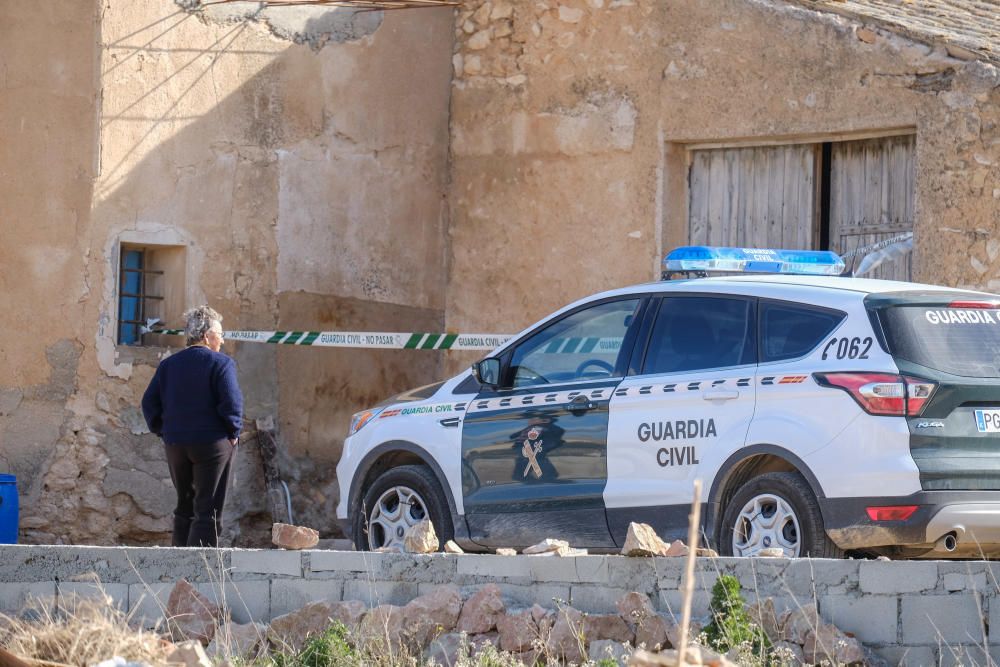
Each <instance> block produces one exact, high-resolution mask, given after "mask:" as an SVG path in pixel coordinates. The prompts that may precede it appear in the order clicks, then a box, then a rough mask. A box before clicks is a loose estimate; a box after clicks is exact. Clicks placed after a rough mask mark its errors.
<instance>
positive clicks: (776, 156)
mask: <svg viewBox="0 0 1000 667" xmlns="http://www.w3.org/2000/svg"><path fill="white" fill-rule="evenodd" d="M817 155H818V146H817V145H816V144H796V145H786V146H754V147H746V148H712V149H705V150H693V151H692V152H691V168H690V171H689V176H688V177H689V181H688V184H689V187H688V192H689V200H688V234H689V240H690V243H691V244H692V245H718V246H736V247H749V248H813V247H814V243H815V240H816V237H817V234H816V227H817V220H818V216H817V212H816V200H817V197H816V189H817V188H816V171H817V169H816V163H817Z"/></svg>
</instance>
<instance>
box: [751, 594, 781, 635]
mask: <svg viewBox="0 0 1000 667" xmlns="http://www.w3.org/2000/svg"><path fill="white" fill-rule="evenodd" d="M747 613H749V614H750V618H751V619H752V620H753V622H754V623H756V624H757V625H758V626H759V627H760V629H761V630H763V631H764V634H765V635H767V638H768V639H770V640H771V643H772V644H777V643H778V642H780V641H781V637H782V634H781V627H782V626H781V623H779V622H778V614H777V613H776V612H775V611H774V600H772V599H771V598H766V599H764V600H763V601H762V602H761V603H760V604H752V605H749V606H748V607H747Z"/></svg>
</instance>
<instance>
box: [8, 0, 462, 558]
mask: <svg viewBox="0 0 1000 667" xmlns="http://www.w3.org/2000/svg"><path fill="white" fill-rule="evenodd" d="M254 5H255V3H241V5H240V6H239V7H237V8H236V9H239V11H235V10H234V9H232V8H228V7H227V11H226V12H219V11H214V10H213V11H205V12H200V11H193V9H195V10H196V9H197V8H196V7H194V8H193V7H192V6H191V3H177V4H175V3H174V2H173V1H172V0H151V1H149V2H141V3H136V2H130V1H127V0H105V1H104V2H102V3H101V4H100V18H99V22H95V21H94V20H93V13H94V11H95V9H96V8H94V7H91V8H90V10H91V18H90V20H91V24H92V25H95V26H97V27H99V35H100V36H99V42H98V37H97V34H98V30H97V27H95V28H94V29H93V31H92V41H91V42H90V43H89V45H87V44H84V45H79V46H77V45H74V48H73V50H72V58H76V59H78V60H81V61H83V62H84V63H85V64H87V69H86V74H87V77H88V78H87V82H88V84H89V85H90V86H91V88H90V91H91V96H90V98H89V101H90V104H91V105H92V106H91V109H90V111H91V116H90V119H89V120H86V121H85V122H79V119H78V122H77V123H76V124H75V125H72V132H64V133H63V136H62V137H60V139H61V140H64V139H65V138H66V136H67V135H71V134H72V133H76V134H78V135H79V136H82V137H84V138H85V140H83V139H81V140H80V143H81V144H82V145H83V146H84V147H87V148H90V149H91V150H92V151H93V155H90V156H88V159H85V160H82V161H81V162H82V166H79V167H78V166H75V165H74V166H73V168H70V167H67V169H66V171H68V172H70V174H73V175H75V174H76V173H77V171H80V172H81V173H82V175H83V177H82V180H83V182H84V183H85V184H87V185H88V188H89V187H90V184H91V182H92V183H93V197H92V205H91V198H90V191H89V189H88V191H87V192H86V193H85V195H84V197H83V198H82V199H81V202H82V210H83V214H82V216H81V217H86V218H88V222H89V224H87V223H81V224H80V225H79V226H78V227H77V228H76V229H75V230H74V231H73V233H67V226H66V225H62V226H60V227H59V228H58V229H56V230H55V231H54V233H53V234H52V235H51V238H48V239H45V240H47V241H48V242H49V246H50V247H52V248H54V249H56V250H58V251H59V252H64V253H65V254H66V255H67V258H68V259H67V260H66V261H67V262H68V261H70V260H74V261H75V265H74V266H73V267H68V268H67V269H66V270H67V271H68V272H71V273H72V274H73V275H74V276H75V277H76V278H75V280H74V279H73V278H71V277H70V276H69V275H67V276H64V277H60V278H58V279H47V280H50V282H51V284H52V289H53V290H54V291H58V292H59V294H60V296H59V299H58V300H55V301H54V303H59V304H64V303H67V302H69V303H70V304H71V305H70V307H67V308H66V309H64V310H63V311H62V313H61V314H60V315H59V317H57V318H56V319H57V321H59V322H60V323H63V322H65V325H68V326H71V327H72V329H71V330H72V334H73V335H72V336H70V337H69V340H71V341H73V342H72V344H71V345H70V346H69V347H67V346H66V345H67V344H64V343H59V344H58V345H57V346H56V347H53V348H51V349H50V350H49V352H48V355H49V359H50V361H51V362H52V363H53V364H56V363H58V364H62V365H65V364H67V363H68V364H71V366H72V369H71V372H69V373H68V374H65V375H66V377H65V378H63V377H62V376H61V375H58V374H57V373H56V372H55V371H53V374H52V375H51V377H50V374H49V373H48V372H46V371H47V365H48V364H47V363H46V361H45V357H44V354H45V350H46V346H45V345H42V344H41V341H38V342H36V340H37V339H35V338H30V337H29V338H28V339H27V341H24V340H22V341H20V343H19V344H21V345H27V344H30V345H36V344H37V345H38V346H39V350H38V352H36V353H34V358H35V364H34V366H35V367H32V366H31V365H25V366H23V367H22V362H21V360H20V359H18V360H14V361H12V363H11V365H12V367H13V368H14V369H16V370H18V372H20V373H21V374H22V375H27V374H29V373H30V374H32V375H31V376H30V377H25V378H24V379H23V380H20V381H19V382H18V383H17V384H15V385H14V386H21V387H23V386H26V385H27V384H28V383H29V382H32V383H36V384H37V385H38V386H41V387H43V388H44V387H49V386H50V385H53V386H56V385H54V384H53V383H57V381H58V380H68V382H66V383H58V385H57V386H58V387H59V389H58V391H60V392H62V393H61V394H60V395H59V397H58V398H59V399H60V400H58V401H55V403H54V405H55V406H57V407H58V410H59V412H58V414H52V415H44V418H36V419H35V420H34V421H35V422H36V423H35V424H33V425H32V429H33V432H35V433H38V434H39V435H38V438H37V439H43V440H45V441H46V443H45V444H46V447H47V450H46V451H45V459H46V460H45V461H40V462H39V464H38V465H37V466H36V469H34V470H31V471H19V472H25V473H27V474H22V475H21V476H20V489H21V493H22V496H23V497H24V499H25V502H24V504H23V515H22V522H21V525H22V528H23V538H24V539H25V540H26V541H29V542H52V541H70V542H91V543H94V542H96V543H117V542H124V543H141V542H154V543H156V542H159V543H162V542H163V541H164V540H165V539H166V538H167V535H168V531H169V528H170V523H171V520H170V513H171V511H172V508H173V507H172V506H173V490H172V487H171V485H170V481H169V475H168V471H167V467H166V464H165V460H164V455H163V450H162V444H161V443H160V441H159V439H158V438H156V437H155V436H154V435H152V434H149V433H148V432H147V430H146V428H145V426H144V423H143V420H142V416H141V412H140V410H139V407H138V406H139V402H140V399H141V395H142V392H143V390H144V389H145V387H146V385H147V384H148V382H149V379H150V378H151V376H152V373H153V371H154V369H155V366H156V364H157V363H158V361H159V360H160V359H161V358H162V357H163V356H164V355H165V354H168V353H169V352H170V351H171V350H170V349H168V348H142V349H139V348H131V347H123V346H117V345H116V341H115V336H116V317H117V289H116V282H115V281H116V278H117V268H116V265H117V258H118V250H119V245H120V243H123V242H130V243H140V244H143V243H144V244H166V245H173V246H181V247H183V248H184V253H185V263H186V272H185V276H184V286H185V297H186V299H185V301H186V302H187V303H188V304H189V305H196V304H198V303H203V302H205V301H209V302H211V304H212V305H213V306H214V307H215V308H216V309H218V310H219V311H220V312H222V313H223V316H224V318H225V321H224V325H225V327H226V328H228V329H292V328H297V329H303V328H305V329H317V328H334V327H336V328H351V327H356V328H360V329H366V328H381V329H383V330H407V329H410V328H412V327H419V329H424V330H435V329H439V328H440V327H442V326H443V320H444V316H443V309H444V305H445V303H444V298H443V293H444V279H445V272H444V252H443V249H442V245H441V240H442V238H443V235H444V230H445V223H446V217H447V208H446V206H445V204H444V195H445V184H446V179H447V169H446V161H447V142H448V126H447V109H448V96H449V81H450V63H449V60H448V58H449V53H448V48H447V47H444V48H442V47H441V46H440V44H441V43H442V42H444V43H449V42H450V40H451V23H452V16H451V12H450V11H449V10H444V11H438V10H433V11H430V12H427V13H421V15H420V17H419V18H418V19H417V20H413V18H412V16H407V15H404V14H397V15H392V14H389V15H386V16H382V15H381V14H380V13H366V14H364V15H355V14H354V13H352V12H347V11H346V10H342V9H335V8H329V7H326V8H294V9H293V10H291V12H289V13H285V14H281V15H277V14H275V13H276V12H280V11H283V10H280V9H272V10H268V12H271V15H261V14H259V13H256V12H254V11H253V9H254ZM74 7H75V5H74ZM26 13H27V12H26ZM44 43H45V44H46V47H45V48H50V46H49V45H50V44H51V40H44ZM98 43H99V46H98ZM88 46H89V50H88V48H87V47H88ZM39 48H40V47H39ZM39 48H34V49H33V52H38V51H39ZM67 48H69V47H67ZM84 56H87V57H88V58H91V60H90V61H87V60H86V58H84ZM95 63H99V73H97V74H95V73H94V72H95V66H96V65H95ZM77 64H78V63H76V62H74V65H77ZM98 88H99V90H100V109H99V112H97V111H96V110H95V108H94V107H93V105H94V100H95V98H96V92H97V90H98ZM95 126H96V128H97V129H96V130H95ZM88 132H90V133H91V134H90V136H89V137H88V135H87V133H88ZM95 132H96V136H95V135H94V133H95ZM30 150H31V146H30V145H29V144H27V142H26V145H25V146H24V150H23V151H22V152H25V153H26V152H28V151H30ZM95 156H96V157H97V159H98V160H99V166H98V167H97V169H96V173H95V172H94V171H90V172H88V171H87V169H88V168H90V167H91V165H93V164H94V163H95V159H94V157H95ZM58 162H59V160H58V159H57V158H56V156H54V155H53V156H49V159H48V160H47V161H45V162H43V163H42V164H43V165H44V168H46V169H51V168H52V165H54V164H57V163H58ZM91 179H93V180H92V181H91ZM58 187H62V186H61V185H59V186H58ZM53 188H54V189H58V188H57V186H53ZM29 191H31V192H35V193H36V196H37V194H38V193H39V190H38V188H36V187H34V185H33V184H32V187H31V188H30V189H29ZM49 205H50V206H54V204H49ZM5 217H6V216H5ZM42 218H43V215H42V214H41V212H36V213H35V214H34V215H33V217H32V218H30V219H26V220H25V221H24V222H23V223H18V224H19V227H18V229H20V227H21V226H24V227H25V229H28V228H30V226H31V225H32V224H34V225H37V224H38V223H39V222H40V221H41V219H42ZM77 246H79V247H77ZM60 257H61V255H60ZM49 270H50V271H51V269H49ZM81 276H83V277H85V278H86V285H87V286H89V289H90V291H89V292H85V291H84V287H83V286H80V287H79V288H74V289H70V290H67V289H66V286H67V285H74V284H75V282H81V281H82V279H81V278H80V277H81ZM168 279H169V278H168ZM22 282H23V281H22ZM22 282H14V283H13V284H14V285H17V286H18V287H20V286H21V285H22ZM81 293H82V294H83V296H81ZM48 296H49V295H43V294H39V295H38V297H39V298H38V302H41V303H44V302H46V301H50V300H51V299H46V298H43V297H48ZM77 299H80V303H79V304H77ZM25 308H27V307H26V306H25ZM30 312H32V311H31V310H30V309H26V310H24V311H23V312H20V311H19V314H21V315H23V318H22V321H23V322H25V326H30V323H31V321H32V319H33V318H32V317H28V316H27V315H28V313H30ZM167 324H168V325H177V326H179V325H180V324H181V323H180V322H168V323H167ZM95 325H96V327H95ZM419 329H418V330H419ZM63 337H64V338H65V337H66V336H65V335H64V336H63ZM13 338H14V340H15V341H17V338H16V337H13ZM59 340H61V339H60V338H56V339H55V340H53V341H52V342H50V343H48V345H50V346H51V345H53V344H55V343H56V342H58V341H59ZM181 342H182V340H181V339H179V338H175V339H172V340H170V341H167V344H170V345H179V344H181ZM173 349H176V348H173ZM7 350H8V348H7V347H6V346H5V352H7ZM226 350H227V351H228V352H229V353H231V354H233V355H234V356H235V358H236V360H237V365H238V368H239V374H240V380H241V384H242V387H243V390H244V393H245V394H246V398H247V406H246V417H247V419H248V422H249V425H250V429H249V431H250V432H251V433H252V424H253V420H254V419H257V418H264V419H266V418H268V417H274V418H275V423H276V424H277V425H278V428H279V432H280V440H281V442H282V444H283V445H284V446H285V449H284V457H283V460H282V465H283V468H284V472H285V474H286V475H287V476H288V481H289V483H290V485H291V488H292V496H293V509H294V513H295V517H296V519H297V520H298V521H300V522H302V523H307V524H310V525H314V526H316V527H317V528H319V529H320V530H322V531H324V532H325V533H327V534H329V533H331V532H333V531H335V528H334V525H333V521H332V518H331V517H332V516H333V511H332V508H333V506H334V505H335V503H336V500H337V497H336V485H335V478H334V472H333V467H334V465H335V464H336V461H337V459H338V457H339V447H340V444H341V443H342V440H343V437H344V435H345V434H344V430H345V428H346V424H347V423H348V416H349V415H350V413H351V412H353V411H354V410H356V409H358V408H359V407H360V406H361V405H363V404H366V403H370V402H371V401H372V400H373V398H374V397H384V396H385V395H388V394H391V393H394V392H396V391H400V390H402V389H404V388H406V387H408V386H412V385H416V384H421V383H423V382H427V381H430V380H432V379H434V377H435V376H436V375H437V374H438V368H439V363H440V362H439V356H438V355H437V354H429V355H426V356H423V355H422V356H420V357H419V358H418V357H412V358H411V357H407V358H406V359H402V358H400V357H398V356H393V355H385V354H378V353H374V352H364V353H361V354H359V353H357V352H356V351H353V350H332V349H324V348H308V349H278V348H277V347H276V346H264V345H253V344H249V343H243V344H239V343H229V344H228V345H227V348H226ZM8 354H12V353H8ZM22 356H23V354H22ZM24 368H27V369H30V371H25V370H23V369H24ZM59 368H62V366H59ZM60 372H61V371H60ZM46 383H48V384H46ZM39 391H43V390H42V389H40V390H39ZM2 396H4V403H3V406H0V407H3V408H4V412H5V413H6V411H7V408H6V406H7V405H8V403H10V402H11V400H12V399H11V400H8V397H7V394H3V395H2ZM20 410H22V411H23V410H24V408H20ZM2 419H5V418H4V417H0V420H2ZM251 442H252V439H251ZM4 451H9V450H8V449H7V445H6V442H5V448H4ZM39 456H41V454H39ZM235 473H236V483H235V486H234V490H233V491H232V492H231V498H232V500H231V502H230V506H229V510H230V512H229V513H230V515H231V516H230V517H229V519H230V529H231V532H230V533H229V535H228V537H229V538H232V539H234V540H235V541H236V542H237V543H240V544H247V543H254V542H260V541H262V540H266V539H267V532H266V530H264V529H265V528H269V525H270V517H269V515H265V514H264V513H265V510H266V508H265V507H264V506H263V499H264V493H263V490H262V486H261V480H260V465H259V460H257V459H256V453H255V451H254V448H253V447H252V446H248V447H245V448H243V449H242V450H241V451H240V453H239V455H238V459H237V467H236V470H235Z"/></svg>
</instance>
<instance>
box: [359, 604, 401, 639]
mask: <svg viewBox="0 0 1000 667" xmlns="http://www.w3.org/2000/svg"><path fill="white" fill-rule="evenodd" d="M358 634H359V635H360V639H361V641H367V642H373V643H379V642H381V643H384V644H386V649H392V650H399V647H400V646H401V645H402V643H403V639H404V633H403V610H402V608H400V607H397V606H396V605H393V604H382V605H379V606H377V607H375V608H374V609H372V610H371V611H369V612H368V613H367V614H365V617H364V618H363V619H361V625H360V626H358Z"/></svg>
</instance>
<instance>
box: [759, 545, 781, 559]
mask: <svg viewBox="0 0 1000 667" xmlns="http://www.w3.org/2000/svg"><path fill="white" fill-rule="evenodd" d="M757 557H758V558H784V557H785V550H784V549H782V548H781V547H768V548H767V549H761V550H760V551H758V552H757Z"/></svg>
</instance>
